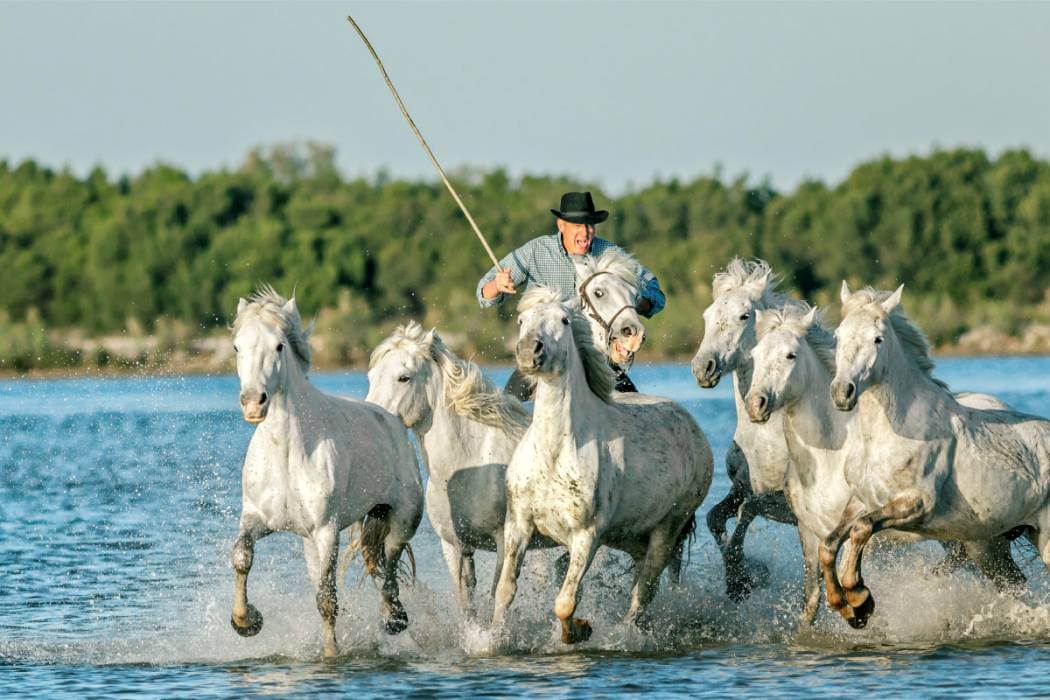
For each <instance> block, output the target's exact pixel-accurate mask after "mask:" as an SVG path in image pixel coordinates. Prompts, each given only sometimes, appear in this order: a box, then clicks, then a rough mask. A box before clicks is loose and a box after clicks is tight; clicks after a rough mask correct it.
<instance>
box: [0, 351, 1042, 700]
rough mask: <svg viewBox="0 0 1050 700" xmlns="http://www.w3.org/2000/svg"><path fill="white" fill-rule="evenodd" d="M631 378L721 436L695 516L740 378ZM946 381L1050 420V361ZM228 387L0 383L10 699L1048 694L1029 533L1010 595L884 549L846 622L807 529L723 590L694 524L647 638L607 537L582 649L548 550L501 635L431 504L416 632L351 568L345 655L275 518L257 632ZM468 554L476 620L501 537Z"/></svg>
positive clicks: (343, 600)
mask: <svg viewBox="0 0 1050 700" xmlns="http://www.w3.org/2000/svg"><path fill="white" fill-rule="evenodd" d="M633 374H634V376H635V379H636V381H637V382H638V384H639V386H641V387H642V388H643V389H644V390H645V391H647V392H650V393H655V394H662V395H665V396H670V397H673V398H675V399H676V400H678V401H681V402H682V403H683V404H684V405H686V406H687V407H688V409H689V410H690V411H691V412H692V413H693V415H694V416H695V417H696V418H697V419H698V420H699V422H700V424H701V426H702V427H703V428H704V430H705V431H706V432H707V434H708V437H709V438H710V440H711V443H712V446H713V447H714V449H715V460H716V467H715V472H716V476H715V482H714V485H713V486H712V489H711V494H710V495H709V496H708V498H707V500H706V502H705V503H704V505H703V508H702V509H701V515H702V514H703V512H706V510H707V509H708V508H710V506H711V505H713V504H714V503H717V502H718V500H720V499H721V498H722V496H724V494H725V493H726V491H727V490H728V482H727V480H726V477H725V474H724V467H723V463H722V460H723V459H724V456H725V453H726V450H727V449H728V447H729V443H730V439H731V434H732V430H733V425H734V421H735V415H734V411H733V405H732V400H731V395H730V393H729V386H728V383H723V384H722V385H721V386H719V387H718V388H717V389H715V390H710V391H703V390H700V389H698V388H697V387H696V385H695V384H694V383H693V381H692V377H691V375H690V374H689V369H688V367H687V366H685V365H657V366H645V367H638V368H636V370H635V372H634V373H633ZM492 375H493V376H494V377H495V378H496V379H497V380H499V381H502V380H503V379H505V377H506V375H507V371H506V370H493V371H492ZM939 375H940V376H941V377H943V378H944V379H946V380H948V381H949V382H950V383H951V385H952V387H953V389H955V390H976V391H985V392H991V393H995V394H997V395H998V396H999V397H1000V398H1002V399H1004V400H1006V401H1007V402H1008V403H1010V404H1012V405H1013V406H1015V407H1016V408H1018V409H1021V410H1025V411H1029V412H1032V413H1037V414H1040V415H1050V358H1010V359H998V358H990V359H952V360H942V361H941V362H940V364H939ZM313 381H314V382H315V383H316V384H317V385H319V386H320V387H321V388H323V389H325V390H327V391H332V392H335V393H341V394H346V395H353V396H363V395H364V393H365V389H366V383H365V378H364V376H363V375H362V374H359V373H345V374H317V375H315V376H314V379H313ZM236 395H237V386H236V380H235V378H233V377H194V378H163V379H153V378H144V379H106V380H94V379H90V380H88V379H84V380H77V379H72V380H47V381H26V380H12V381H5V382H0V577H2V578H0V584H2V585H0V694H3V695H8V694H12V693H18V694H40V693H46V694H48V695H62V694H66V695H70V696H77V697H82V696H85V695H95V694H107V693H117V692H123V693H129V694H154V695H160V696H171V695H182V696H190V695H192V696H210V695H216V696H220V695H221V696H229V695H252V694H277V695H294V694H301V695H310V696H313V695H317V694H318V693H346V694H353V695H355V696H365V695H380V694H383V695H390V694H402V693H419V694H445V695H456V696H459V695H465V694H555V695H577V694H591V693H615V692H639V691H657V692H661V693H665V694H690V695H702V694H711V695H725V694H727V693H732V692H747V693H748V694H752V693H756V692H757V693H762V694H770V693H806V694H808V695H834V696H841V695H845V694H850V695H856V694H859V693H863V692H884V693H890V694H892V695H900V694H915V693H923V694H937V693H944V694H961V695H972V694H978V695H980V694H991V693H998V694H1004V693H1005V694H1024V695H1031V694H1040V693H1043V692H1045V689H1046V677H1047V672H1048V669H1050V644H1048V641H1050V584H1048V580H1050V574H1048V573H1047V572H1046V570H1045V569H1044V567H1043V565H1042V563H1041V562H1040V561H1038V560H1037V559H1035V558H1034V555H1033V553H1032V552H1031V551H1030V550H1023V549H1015V555H1016V556H1017V557H1018V558H1019V559H1021V560H1022V561H1023V562H1024V568H1025V571H1026V573H1027V574H1028V576H1029V580H1030V590H1029V591H1028V592H1027V593H1025V594H1024V595H1023V596H1022V597H1021V598H1019V599H1015V598H1011V597H1006V596H1001V595H999V594H997V593H996V592H995V590H994V589H993V588H992V587H991V586H990V585H989V584H987V583H986V582H985V581H983V580H982V579H980V578H979V577H978V576H976V575H974V574H972V573H968V572H962V573H959V574H957V575H955V576H953V577H951V578H942V577H937V576H935V575H934V574H932V573H931V568H932V566H933V565H934V564H935V563H936V562H937V561H938V559H939V552H938V548H937V547H936V546H935V545H931V544H923V545H917V546H912V547H907V548H898V549H896V550H887V551H881V552H876V553H874V554H873V555H872V557H871V558H870V559H869V561H870V562H871V563H870V564H869V565H868V566H867V567H866V569H865V574H866V579H868V581H869V585H870V587H871V588H872V590H873V591H874V592H875V595H876V596H877V598H878V601H879V608H878V610H877V611H876V614H875V617H874V618H873V619H872V622H871V624H870V626H869V628H868V629H866V630H863V631H854V630H851V629H849V628H848V627H847V626H846V625H845V624H844V623H843V622H842V621H841V620H840V619H838V618H837V616H833V615H831V614H830V613H829V612H827V611H826V610H824V611H822V612H821V615H820V618H819V620H818V623H817V625H816V626H815V627H814V628H812V629H806V630H801V631H800V630H799V629H798V627H797V625H796V618H797V615H798V613H799V611H800V609H801V603H800V596H801V583H800V580H799V579H800V576H801V557H800V554H799V548H798V543H797V539H796V536H795V534H794V532H793V531H792V530H791V529H789V528H787V527H785V526H782V525H777V524H774V523H769V522H766V521H763V520H759V521H757V522H756V523H755V524H754V525H753V526H752V529H751V535H750V537H749V540H748V545H747V552H748V556H749V558H750V559H752V560H754V561H755V562H757V567H759V568H760V569H761V568H764V569H767V570H768V572H769V576H768V585H767V586H766V587H765V588H763V589H762V590H759V591H757V592H756V594H755V595H754V596H752V598H751V599H750V600H748V601H747V602H745V603H743V604H740V605H736V604H733V603H731V602H730V601H728V599H727V598H726V597H725V595H724V593H723V581H722V570H721V562H720V559H719V557H718V556H717V551H716V549H715V546H714V543H713V541H712V540H711V537H710V535H709V534H708V533H707V532H706V529H705V528H703V527H702V526H701V527H700V529H699V531H698V533H697V534H698V536H697V539H696V541H695V542H694V543H693V545H692V550H691V559H690V563H689V567H688V569H687V571H686V575H685V577H684V581H683V584H682V585H681V586H680V587H678V588H667V587H666V586H665V588H664V589H663V590H661V592H660V594H659V596H658V597H657V600H656V602H655V605H654V612H653V616H652V618H653V628H652V629H651V630H648V631H646V632H642V631H640V630H638V629H636V628H634V627H630V626H625V625H621V624H619V623H618V622H617V620H618V619H619V617H620V616H621V615H622V614H623V612H624V611H625V610H626V607H627V589H628V587H629V580H628V579H629V575H628V574H627V573H626V568H627V565H626V563H625V562H624V561H623V560H622V559H621V558H620V557H619V556H617V555H615V554H609V553H603V554H600V555H599V557H598V559H597V560H596V563H595V567H594V568H592V571H591V573H590V574H589V575H588V577H587V579H586V582H585V592H584V596H583V602H582V607H581V614H582V615H583V616H584V617H588V618H590V619H591V621H592V623H594V627H595V634H594V636H593V637H592V638H591V640H590V641H589V642H587V643H586V644H583V645H581V646H579V647H576V648H572V649H570V648H568V647H566V646H564V645H562V644H561V643H560V641H559V638H558V627H557V625H556V623H555V621H554V617H553V614H552V612H551V610H552V607H553V599H554V592H555V590H556V582H555V581H554V580H553V577H552V574H551V555H550V554H549V553H543V552H540V553H531V554H530V555H529V556H528V557H527V559H526V563H525V569H524V572H523V579H522V586H521V590H520V593H519V597H518V599H517V601H516V602H515V605H514V608H513V609H512V614H511V616H510V627H511V633H510V634H509V638H508V639H506V640H503V641H501V642H499V643H495V642H493V640H492V639H491V638H490V637H489V636H488V634H487V632H486V630H485V629H484V626H478V625H475V624H473V623H470V622H465V621H463V620H462V619H461V618H460V615H459V612H458V610H457V607H456V605H455V603H454V600H453V596H452V594H451V590H450V581H449V577H448V573H447V570H446V568H445V566H444V563H443V561H442V559H441V553H440V547H439V545H438V542H437V538H436V536H435V535H434V533H433V531H432V530H431V529H430V527H429V525H428V524H427V523H426V521H425V520H424V524H423V525H422V526H421V527H420V530H419V533H418V534H417V535H416V538H415V540H414V541H413V545H414V548H415V552H416V559H417V561H418V579H417V582H416V583H415V585H413V586H411V587H407V588H405V589H404V593H403V600H404V602H405V606H406V608H407V610H408V613H409V616H410V617H411V624H410V627H409V629H408V631H407V632H406V633H404V634H402V635H400V636H398V637H393V638H391V637H388V636H386V635H385V634H383V632H382V629H381V625H380V624H379V619H378V613H377V608H378V593H377V591H376V590H375V588H374V587H373V586H372V584H371V583H369V582H367V581H366V582H363V583H362V582H361V573H360V566H359V565H352V566H351V568H350V570H349V573H348V576H347V578H346V581H345V583H344V584H343V586H342V588H341V590H340V606H341V610H340V618H339V623H338V627H337V631H338V634H339V638H340V644H341V649H342V651H343V656H342V657H341V658H340V659H338V660H337V661H334V662H322V661H321V660H320V652H321V644H320V620H319V617H318V615H317V611H316V608H315V606H314V594H313V590H312V588H311V586H310V583H309V581H308V579H307V575H306V569H305V564H304V563H303V560H302V549H301V545H300V540H299V539H298V538H296V537H295V536H292V535H288V534H278V535H274V536H271V537H270V538H268V539H266V540H263V541H262V542H261V543H260V544H259V545H258V546H257V547H256V557H255V565H254V567H253V569H252V573H251V583H250V592H251V596H252V599H253V603H254V604H255V605H256V606H258V608H259V609H260V610H261V611H262V612H263V614H264V615H265V620H266V622H265V626H264V628H263V630H262V632H261V633H260V634H259V635H258V636H256V637H254V638H251V639H242V638H241V637H239V636H237V635H236V634H235V633H234V632H233V631H232V629H231V628H230V625H229V612H230V602H231V593H232V573H231V571H230V568H229V564H228V554H229V547H230V545H231V544H232V538H233V535H234V534H235V531H236V527H237V518H238V515H239V509H240V467H241V459H242V457H243V454H244V450H245V447H246V446H247V443H248V439H249V437H250V435H251V430H252V428H251V426H249V425H247V424H246V423H244V422H243V421H242V420H241V419H240V417H239V413H238V411H237V410H236ZM700 522H701V523H702V522H703V521H702V519H701V521H700ZM478 561H479V568H480V570H479V577H478V578H479V587H478V588H479V593H480V598H481V608H482V617H483V619H484V616H485V614H486V613H487V612H488V610H491V600H490V599H489V596H488V585H489V580H490V577H491V571H492V555H490V554H486V553H479V555H478Z"/></svg>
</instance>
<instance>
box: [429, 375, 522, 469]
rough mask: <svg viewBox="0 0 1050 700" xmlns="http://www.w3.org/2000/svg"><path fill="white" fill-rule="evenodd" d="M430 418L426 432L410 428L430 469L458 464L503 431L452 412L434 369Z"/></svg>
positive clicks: (443, 386)
mask: <svg viewBox="0 0 1050 700" xmlns="http://www.w3.org/2000/svg"><path fill="white" fill-rule="evenodd" d="M427 399H428V401H430V407H431V408H430V415H431V419H430V422H429V424H428V425H427V426H426V429H425V430H419V429H417V428H413V431H414V432H415V433H416V436H417V437H418V438H419V440H420V443H421V444H422V445H423V451H424V452H425V453H426V455H427V460H428V462H429V463H430V464H431V465H432V468H434V467H436V468H437V469H438V470H441V469H442V467H443V466H445V465H459V464H461V463H464V462H463V459H462V457H464V456H466V455H469V454H471V453H472V452H476V451H480V450H481V449H483V448H484V447H485V445H486V443H487V442H488V440H489V439H492V438H494V437H496V434H498V433H501V432H502V431H500V430H499V428H496V427H493V426H489V425H485V424H484V423H481V422H479V421H476V420H473V419H471V418H467V417H465V416H463V415H460V414H459V413H457V412H456V411H454V410H452V409H451V408H449V406H448V401H447V400H446V398H445V378H444V376H443V375H441V370H440V369H439V368H435V372H434V378H432V379H431V383H430V385H429V386H428V390H427Z"/></svg>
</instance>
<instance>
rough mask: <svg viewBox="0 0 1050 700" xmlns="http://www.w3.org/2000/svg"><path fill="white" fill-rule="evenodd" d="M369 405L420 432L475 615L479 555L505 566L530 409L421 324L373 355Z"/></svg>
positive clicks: (453, 563)
mask: <svg viewBox="0 0 1050 700" xmlns="http://www.w3.org/2000/svg"><path fill="white" fill-rule="evenodd" d="M367 400H368V401H371V402H372V403H376V404H378V405H380V406H382V407H383V408H386V409H387V410H389V411H390V412H391V413H393V414H395V415H397V416H398V417H400V418H401V420H402V422H403V423H404V424H405V425H406V426H408V427H409V428H410V429H412V430H413V431H414V432H415V434H416V437H417V438H418V439H419V444H420V446H421V447H422V450H423V458H424V461H425V463H426V466H427V472H428V480H427V495H426V502H427V516H428V517H429V518H430V523H431V524H432V525H433V526H434V530H435V531H436V532H437V534H438V537H440V538H441V547H442V551H443V553H444V555H445V562H446V564H448V569H449V573H450V574H451V575H452V582H453V585H454V587H455V590H456V595H457V597H458V599H459V603H460V606H461V607H462V609H463V611H464V612H465V613H466V614H468V615H469V614H472V594H473V589H474V585H475V581H476V579H475V574H474V551H475V550H476V549H482V550H487V551H490V552H491V551H495V552H496V574H495V577H494V580H493V586H495V581H496V580H498V578H499V566H500V564H502V563H503V518H504V514H505V513H506V504H507V490H506V482H505V479H504V474H505V472H506V470H507V462H509V461H510V457H511V455H512V454H513V453H514V448H515V446H517V444H518V442H519V441H520V440H521V437H522V436H523V435H524V434H525V429H526V428H528V426H529V414H528V412H527V411H526V410H525V407H524V405H523V404H522V403H521V402H520V401H518V399H516V398H514V397H513V396H511V395H510V394H506V393H504V392H502V391H500V390H499V389H498V388H496V386H495V385H494V384H492V382H491V381H489V380H488V379H486V378H485V376H484V375H483V374H482V372H481V369H480V368H479V367H478V366H477V365H475V364H474V363H473V362H469V361H464V360H462V359H460V358H459V357H457V356H456V355H455V353H453V352H452V351H451V350H449V349H448V347H446V346H445V344H444V343H443V342H442V340H441V338H440V336H438V334H437V333H436V332H435V331H433V330H431V331H429V332H425V331H424V330H423V328H422V327H421V326H420V325H419V324H418V323H416V322H414V321H413V322H410V323H409V324H408V325H406V326H399V327H398V328H397V329H396V330H395V331H394V332H393V333H392V334H391V335H390V336H389V337H388V338H387V339H386V340H384V341H383V342H382V343H380V345H379V346H378V347H377V348H376V349H375V351H374V352H373V353H372V357H371V360H370V362H369V370H368V397H367Z"/></svg>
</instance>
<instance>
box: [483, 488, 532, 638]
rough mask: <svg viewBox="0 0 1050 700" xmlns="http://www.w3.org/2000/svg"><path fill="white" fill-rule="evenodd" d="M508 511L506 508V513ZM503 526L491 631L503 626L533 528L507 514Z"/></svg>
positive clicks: (516, 586)
mask: <svg viewBox="0 0 1050 700" xmlns="http://www.w3.org/2000/svg"><path fill="white" fill-rule="evenodd" d="M509 510H510V509H509V508H508V511H509ZM507 516H508V517H507V521H506V522H505V523H504V525H503V564H502V565H501V567H500V575H499V583H498V584H496V595H495V600H494V601H493V608H492V629H494V630H498V629H499V628H500V627H502V626H503V618H504V617H506V614H507V608H509V607H510V604H511V603H512V602H514V595H515V594H516V593H517V592H518V576H519V575H521V563H522V562H523V561H525V550H526V549H527V548H528V546H529V539H530V538H531V537H532V533H533V531H534V530H535V526H534V525H533V524H532V523H531V522H529V521H528V520H526V519H525V518H523V517H521V516H515V515H514V514H513V513H511V512H508V513H507Z"/></svg>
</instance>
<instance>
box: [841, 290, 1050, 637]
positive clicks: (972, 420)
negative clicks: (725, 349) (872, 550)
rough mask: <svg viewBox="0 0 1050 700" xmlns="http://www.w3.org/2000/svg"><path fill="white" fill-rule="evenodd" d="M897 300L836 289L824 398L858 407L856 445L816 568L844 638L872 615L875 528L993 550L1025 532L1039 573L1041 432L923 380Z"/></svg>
mask: <svg viewBox="0 0 1050 700" xmlns="http://www.w3.org/2000/svg"><path fill="white" fill-rule="evenodd" d="M902 291H903V286H901V287H899V288H898V289H897V290H896V291H895V292H893V293H892V294H891V293H887V292H877V291H875V290H872V289H864V290H861V291H859V292H857V293H855V294H853V293H851V292H850V290H849V287H848V286H847V285H846V283H845V282H843V285H842V303H843V320H842V323H841V325H840V326H839V327H838V329H837V330H836V332H835V336H836V339H837V341H838V347H837V349H836V353H835V367H836V372H835V379H834V381H833V382H832V385H831V396H832V399H833V400H834V402H835V405H836V407H837V408H838V409H839V410H842V411H851V410H853V409H854V408H855V407H857V406H858V404H859V408H858V411H857V425H858V435H859V437H860V439H859V440H857V441H855V442H851V446H850V454H849V455H848V457H847V459H846V481H847V482H848V483H849V485H850V489H851V492H852V495H851V497H850V500H849V502H848V504H847V506H846V509H845V511H844V513H843V515H842V517H841V519H840V521H839V524H838V525H837V527H836V528H835V530H834V532H832V533H831V535H829V536H828V537H827V539H826V540H825V542H824V543H823V544H822V545H821V547H820V560H821V566H822V568H823V570H824V580H825V584H826V588H827V597H828V603H829V604H830V605H831V606H832V607H833V608H835V609H836V610H838V611H839V613H840V614H841V615H842V616H843V617H845V618H846V619H847V620H848V621H849V622H850V624H851V625H853V626H854V627H863V626H864V625H865V624H866V623H867V620H868V618H869V617H870V616H871V613H872V612H873V611H874V608H875V603H874V598H873V597H872V595H871V592H870V591H869V590H868V589H867V588H866V587H865V585H864V580H863V577H862V574H861V556H862V553H863V549H864V546H865V544H867V542H868V539H869V538H870V537H871V535H872V534H874V533H876V532H878V531H880V530H883V529H887V528H893V529H897V530H902V531H906V532H913V533H917V534H919V535H922V536H924V537H932V538H938V539H951V540H958V541H968V542H985V543H988V544H987V546H988V547H990V548H993V549H994V548H995V547H996V546H997V545H996V544H995V543H1000V544H999V545H998V546H1001V543H1002V541H1003V540H1002V538H1001V537H1000V536H1002V535H1004V533H1008V532H1011V531H1014V530H1016V529H1018V528H1023V529H1024V530H1026V531H1027V532H1028V533H1031V532H1033V531H1034V532H1035V533H1036V536H1037V546H1038V549H1039V553H1040V555H1041V557H1042V559H1043V562H1044V563H1046V564H1047V566H1048V567H1050V421H1047V420H1045V419H1042V418H1037V417H1034V416H1029V415H1025V414H1023V413H1019V412H1016V411H1012V410H1009V409H998V410H976V409H972V408H969V407H967V406H964V405H962V404H960V403H959V402H958V401H957V400H956V398H955V397H954V396H952V394H951V393H950V392H949V391H948V389H947V388H946V387H945V385H944V384H943V383H942V382H939V381H937V380H936V379H934V378H933V377H932V376H931V370H932V367H933V362H932V361H931V360H930V358H929V352H928V351H929V345H928V343H927V341H926V337H925V336H924V335H923V333H922V331H921V330H919V328H918V327H917V326H915V325H914V324H913V323H912V322H911V321H909V320H908V318H907V317H906V316H905V315H904V312H903V310H902V309H901V308H900V300H901V293H902ZM847 538H848V539H849V540H850V547H849V548H848V549H847V552H848V554H847V556H846V557H845V559H844V561H843V564H842V571H843V573H842V578H841V580H840V579H839V576H838V573H837V572H836V563H837V558H838V553H839V549H840V548H841V546H842V544H843V543H844V541H845V540H846V539H847Z"/></svg>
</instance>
